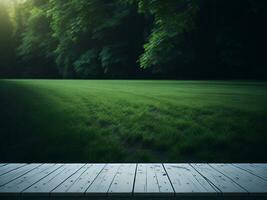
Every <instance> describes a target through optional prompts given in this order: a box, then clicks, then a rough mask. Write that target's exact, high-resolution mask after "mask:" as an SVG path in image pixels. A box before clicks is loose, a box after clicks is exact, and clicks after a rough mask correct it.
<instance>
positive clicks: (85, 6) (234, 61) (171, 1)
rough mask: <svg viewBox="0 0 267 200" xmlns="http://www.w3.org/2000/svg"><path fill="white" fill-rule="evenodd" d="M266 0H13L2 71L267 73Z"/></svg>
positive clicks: (0, 32)
mask: <svg viewBox="0 0 267 200" xmlns="http://www.w3.org/2000/svg"><path fill="white" fill-rule="evenodd" d="M266 10H267V2H266V1H265V0H234V1H233V0H25V1H21V0H13V1H12V4H11V3H9V4H4V3H2V5H0V76H1V77H36V78H41V77H57V78H60V77H63V78H171V79H266V78H267V69H266V64H267V12H266Z"/></svg>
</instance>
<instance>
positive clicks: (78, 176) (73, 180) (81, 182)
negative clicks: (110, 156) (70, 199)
mask: <svg viewBox="0 0 267 200" xmlns="http://www.w3.org/2000/svg"><path fill="white" fill-rule="evenodd" d="M104 166H105V164H86V165H85V166H83V167H82V168H81V169H80V170H79V171H77V172H76V173H75V174H73V175H72V176H71V177H69V178H68V179H66V180H65V181H64V182H63V183H62V184H61V185H59V186H58V187H57V188H56V189H54V190H53V191H52V192H51V195H59V196H66V195H68V196H70V195H71V196H83V195H84V193H85V191H86V189H87V188H88V187H89V186H90V185H91V184H92V182H93V181H94V179H95V178H96V177H97V175H98V174H99V173H100V171H101V170H102V169H103V168H104Z"/></svg>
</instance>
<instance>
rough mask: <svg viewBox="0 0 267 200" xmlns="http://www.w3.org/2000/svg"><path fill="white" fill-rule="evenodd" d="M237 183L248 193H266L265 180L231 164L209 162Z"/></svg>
mask: <svg viewBox="0 0 267 200" xmlns="http://www.w3.org/2000/svg"><path fill="white" fill-rule="evenodd" d="M210 165H211V166H212V167H213V168H214V169H216V170H218V171H219V172H221V173H222V174H224V175H225V176H227V177H228V178H230V179H232V180H233V181H234V182H236V183H237V184H238V185H240V186H241V187H243V188H244V189H246V190H247V191H248V192H249V193H259V194H262V193H267V181H265V180H263V179H261V178H259V177H257V176H255V175H253V174H251V173H249V172H247V171H244V170H242V169H239V168H237V167H234V166H233V165H229V164H210Z"/></svg>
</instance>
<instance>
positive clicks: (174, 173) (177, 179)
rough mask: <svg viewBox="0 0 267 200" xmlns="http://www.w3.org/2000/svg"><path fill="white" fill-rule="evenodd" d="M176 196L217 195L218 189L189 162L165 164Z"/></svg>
mask: <svg viewBox="0 0 267 200" xmlns="http://www.w3.org/2000/svg"><path fill="white" fill-rule="evenodd" d="M164 167H165V169H166V172H167V174H168V176H169V178H170V181H171V183H172V186H173V188H174V191H175V194H176V196H177V195H178V196H183V195H185V196H196V195H197V196H200V195H201V196H203V195H205V196H208V195H217V193H218V190H216V188H215V187H214V186H212V185H211V184H210V183H209V182H208V181H207V180H205V179H204V178H203V177H202V176H201V175H200V174H199V173H198V172H197V171H196V170H195V169H194V168H193V167H191V166H190V165H189V164H164Z"/></svg>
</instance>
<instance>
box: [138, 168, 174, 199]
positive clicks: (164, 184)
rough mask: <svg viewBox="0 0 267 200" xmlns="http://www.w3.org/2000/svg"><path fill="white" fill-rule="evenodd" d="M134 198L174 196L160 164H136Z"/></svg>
mask: <svg viewBox="0 0 267 200" xmlns="http://www.w3.org/2000/svg"><path fill="white" fill-rule="evenodd" d="M134 195H135V196H174V191H173V188H172V186H171V183H170V181H169V179H168V176H167V173H166V172H165V170H164V168H163V166H162V164H138V165H137V171H136V177H135V185H134Z"/></svg>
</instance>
